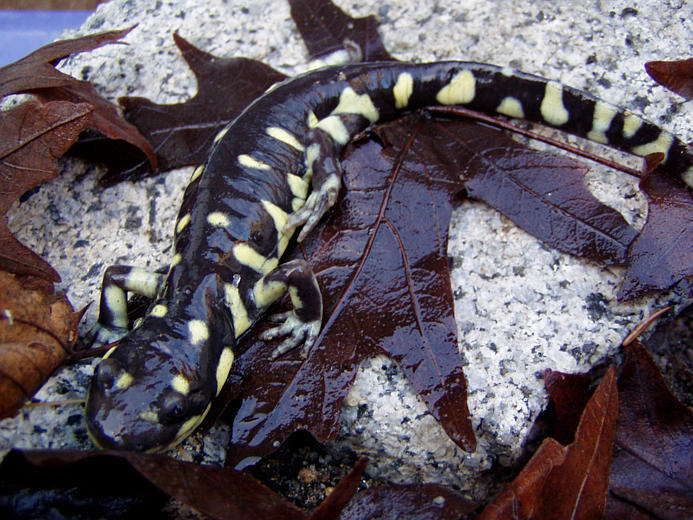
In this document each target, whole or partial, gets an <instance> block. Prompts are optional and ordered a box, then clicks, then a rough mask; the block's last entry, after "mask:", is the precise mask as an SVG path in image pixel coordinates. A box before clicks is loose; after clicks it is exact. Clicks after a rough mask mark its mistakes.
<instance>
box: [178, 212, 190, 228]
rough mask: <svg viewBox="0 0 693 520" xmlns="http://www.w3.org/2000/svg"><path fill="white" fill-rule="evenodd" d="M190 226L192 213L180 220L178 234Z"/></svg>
mask: <svg viewBox="0 0 693 520" xmlns="http://www.w3.org/2000/svg"><path fill="white" fill-rule="evenodd" d="M188 224H190V213H186V214H185V215H183V216H182V217H181V218H180V220H179V221H178V224H176V233H180V232H181V231H183V230H184V229H185V227H186V226H187V225H188Z"/></svg>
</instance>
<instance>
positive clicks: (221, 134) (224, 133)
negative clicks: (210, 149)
mask: <svg viewBox="0 0 693 520" xmlns="http://www.w3.org/2000/svg"><path fill="white" fill-rule="evenodd" d="M228 131H229V127H228V126H227V127H226V128H224V129H223V130H222V131H221V132H219V133H218V134H217V135H216V136H214V144H217V143H218V142H219V141H221V140H222V139H223V138H224V136H225V135H226V133H227V132H228Z"/></svg>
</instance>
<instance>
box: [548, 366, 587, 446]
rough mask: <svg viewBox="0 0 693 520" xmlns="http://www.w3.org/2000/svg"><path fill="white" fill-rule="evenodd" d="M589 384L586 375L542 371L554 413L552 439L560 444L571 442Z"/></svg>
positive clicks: (585, 401)
mask: <svg viewBox="0 0 693 520" xmlns="http://www.w3.org/2000/svg"><path fill="white" fill-rule="evenodd" d="M590 382H591V378H590V377H589V376H588V375H587V374H567V373H565V372H556V371H554V370H549V369H547V370H546V371H544V385H546V392H547V393H548V394H549V398H550V399H551V402H552V403H553V405H554V410H555V413H556V423H557V424H556V428H555V430H554V432H553V437H554V438H555V439H556V440H557V441H558V442H560V443H561V444H569V443H571V442H573V439H574V434H575V431H576V430H577V427H578V424H579V423H580V416H581V415H582V411H583V410H584V409H585V405H586V404H587V400H588V399H589V396H590V392H589V387H590Z"/></svg>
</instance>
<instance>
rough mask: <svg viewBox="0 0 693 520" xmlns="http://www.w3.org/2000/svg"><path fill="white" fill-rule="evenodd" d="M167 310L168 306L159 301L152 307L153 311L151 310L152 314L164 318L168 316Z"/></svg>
mask: <svg viewBox="0 0 693 520" xmlns="http://www.w3.org/2000/svg"><path fill="white" fill-rule="evenodd" d="M167 312H168V307H166V305H161V304H160V303H158V304H156V305H155V306H154V307H152V312H150V314H151V315H152V316H154V317H155V318H163V317H164V316H166V313H167Z"/></svg>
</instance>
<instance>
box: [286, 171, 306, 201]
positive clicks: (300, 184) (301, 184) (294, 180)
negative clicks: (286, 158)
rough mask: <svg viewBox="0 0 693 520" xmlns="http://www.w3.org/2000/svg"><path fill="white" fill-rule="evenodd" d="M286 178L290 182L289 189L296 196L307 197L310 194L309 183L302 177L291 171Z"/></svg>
mask: <svg viewBox="0 0 693 520" xmlns="http://www.w3.org/2000/svg"><path fill="white" fill-rule="evenodd" d="M286 180H287V182H288V183H289V189H290V190H291V194H292V195H293V196H294V197H298V198H300V199H305V198H306V197H307V196H308V189H309V185H308V183H307V182H306V181H304V180H303V179H302V178H301V177H299V176H298V175H294V174H293V173H289V174H287V176H286Z"/></svg>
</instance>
